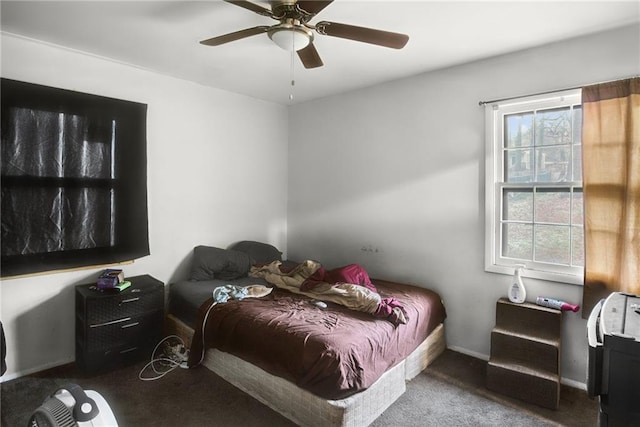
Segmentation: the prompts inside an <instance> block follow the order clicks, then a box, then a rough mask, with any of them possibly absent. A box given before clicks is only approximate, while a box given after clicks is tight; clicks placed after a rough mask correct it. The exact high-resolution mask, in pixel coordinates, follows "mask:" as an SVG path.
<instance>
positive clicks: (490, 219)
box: [485, 89, 584, 285]
mask: <svg viewBox="0 0 640 427" xmlns="http://www.w3.org/2000/svg"><path fill="white" fill-rule="evenodd" d="M576 104H581V90H580V89H575V90H568V91H560V92H554V93H549V94H544V95H535V96H528V97H521V98H513V99H509V100H504V101H496V102H494V103H489V104H485V123H486V139H485V140H486V152H485V154H486V158H485V271H488V272H492V273H501V274H509V275H512V274H513V272H514V268H515V266H516V265H518V264H524V265H525V267H526V268H525V270H524V272H523V273H524V274H523V275H524V276H525V277H531V278H534V279H541V280H548V281H553V282H561V283H568V284H574V285H582V284H583V283H584V268H583V267H575V266H574V267H571V266H562V265H555V264H547V263H541V262H535V261H526V262H523V261H522V260H518V259H510V258H506V257H502V256H501V233H502V227H501V226H500V221H501V215H502V211H503V210H502V208H503V207H502V191H503V188H504V187H506V188H509V187H510V185H505V183H504V179H503V176H504V172H503V167H504V165H503V161H502V150H503V141H502V140H503V133H504V126H503V117H504V115H505V114H513V113H518V112H526V111H532V110H538V109H546V108H558V107H566V106H570V105H576ZM574 161H575V160H574ZM579 161H580V160H579ZM563 184H567V183H563ZM575 184H579V185H575ZM568 185H574V186H575V187H577V188H582V183H581V181H580V182H579V183H568ZM539 186H540V185H539ZM532 187H533V185H532Z"/></svg>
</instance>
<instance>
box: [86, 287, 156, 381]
mask: <svg viewBox="0 0 640 427" xmlns="http://www.w3.org/2000/svg"><path fill="white" fill-rule="evenodd" d="M126 280H128V281H130V282H131V287H129V288H128V289H125V290H124V291H122V292H117V291H101V290H98V289H96V287H95V285H93V284H88V285H80V286H76V362H77V363H78V364H79V365H80V366H81V367H82V368H84V369H87V370H94V369H98V368H103V367H105V368H106V367H114V366H116V365H118V364H121V363H124V362H129V361H134V360H139V359H140V358H141V357H143V356H144V357H149V358H150V357H151V352H152V350H153V348H154V347H155V345H156V344H157V343H158V342H159V341H160V339H162V328H163V319H164V284H163V283H162V282H160V281H159V280H156V279H154V278H153V277H151V276H148V275H144V276H135V277H128V278H126Z"/></svg>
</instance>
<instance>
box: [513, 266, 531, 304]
mask: <svg viewBox="0 0 640 427" xmlns="http://www.w3.org/2000/svg"><path fill="white" fill-rule="evenodd" d="M524 267H525V266H524V265H520V264H518V265H516V269H515V271H514V273H513V282H512V283H511V285H510V286H509V293H508V295H509V301H511V302H515V303H518V304H520V303H523V302H524V300H525V299H526V298H527V291H526V289H525V288H524V283H522V270H523V269H524Z"/></svg>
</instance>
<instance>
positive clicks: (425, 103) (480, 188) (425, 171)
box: [288, 26, 640, 384]
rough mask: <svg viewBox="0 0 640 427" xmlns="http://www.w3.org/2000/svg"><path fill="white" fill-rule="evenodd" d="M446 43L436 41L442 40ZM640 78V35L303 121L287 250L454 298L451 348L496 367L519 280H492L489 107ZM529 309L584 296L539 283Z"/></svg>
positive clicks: (416, 84)
mask: <svg viewBox="0 0 640 427" xmlns="http://www.w3.org/2000/svg"><path fill="white" fill-rule="evenodd" d="M435 42H437V41H435ZM638 74H640V29H639V27H638V26H633V27H626V28H623V29H619V30H616V31H610V32H606V33H602V34H597V35H592V36H588V37H583V38H577V39H573V40H568V41H565V42H562V43H556V44H551V45H547V46H542V47H539V48H536V49H531V50H527V51H521V52H516V53H513V54H509V55H504V56H500V57H497V58H493V59H489V60H484V61H480V62H475V63H471V64H466V65H460V66H456V67H451V68H448V69H445V70H440V71H435V72H431V73H426V74H423V75H419V76H416V77H412V78H407V79H404V80H399V81H396V82H392V83H388V84H384V85H380V86H376V87H372V88H369V89H364V90H360V91H356V92H351V93H345V94H341V95H337V96H333V97H330V98H325V99H321V100H317V101H314V102H308V103H305V104H303V105H297V106H294V107H291V108H290V118H289V138H290V141H289V144H290V149H289V211H288V219H289V222H288V230H289V233H288V249H289V255H290V257H292V258H294V259H304V258H308V257H311V258H314V259H317V260H319V261H321V262H323V263H325V264H327V265H329V266H338V265H344V264H348V263H354V262H357V263H360V264H362V265H363V266H364V267H365V268H366V269H367V270H368V271H369V273H370V275H372V276H374V277H381V278H390V279H395V280H401V281H407V282H410V283H415V284H420V285H422V286H426V287H430V288H433V289H435V290H437V291H438V292H440V294H441V296H442V297H443V299H444V302H445V305H446V307H447V311H448V315H449V317H448V319H447V321H446V331H447V341H448V344H449V345H450V346H451V347H453V348H455V349H458V350H460V351H463V352H466V353H469V354H472V355H475V356H479V357H483V358H488V355H489V352H490V332H491V328H492V327H493V325H494V318H495V302H496V300H497V299H498V298H499V297H501V296H506V289H507V287H508V285H509V282H510V280H511V277H509V276H506V275H500V274H493V273H486V272H485V271H484V164H485V150H484V145H485V140H484V135H485V127H484V108H482V107H479V106H478V101H481V100H491V99H495V98H502V97H513V96H521V95H527V94H533V93H537V92H542V91H548V90H558V89H564V88H570V87H574V86H580V85H583V84H589V83H594V82H599V81H606V80H612V79H617V78H624V77H629V76H632V75H638ZM526 285H527V290H528V296H529V299H534V300H535V297H536V296H548V297H555V298H560V299H565V300H567V301H570V302H574V303H580V302H581V299H582V288H581V287H579V286H575V285H567V284H558V283H550V282H542V281H533V280H528V281H527V282H526ZM563 347H564V348H563V352H562V364H563V375H564V380H565V382H570V383H571V382H573V383H574V384H579V383H584V381H585V372H586V366H587V341H586V322H585V321H584V320H582V319H581V317H580V314H574V313H569V314H566V315H565V316H564V329H563Z"/></svg>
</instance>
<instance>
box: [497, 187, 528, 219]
mask: <svg viewBox="0 0 640 427" xmlns="http://www.w3.org/2000/svg"><path fill="white" fill-rule="evenodd" d="M503 194H504V197H503V200H504V206H503V213H502V215H503V219H505V220H510V221H532V220H533V190H530V189H525V190H511V189H509V190H506V189H505V190H504V192H503Z"/></svg>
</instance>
